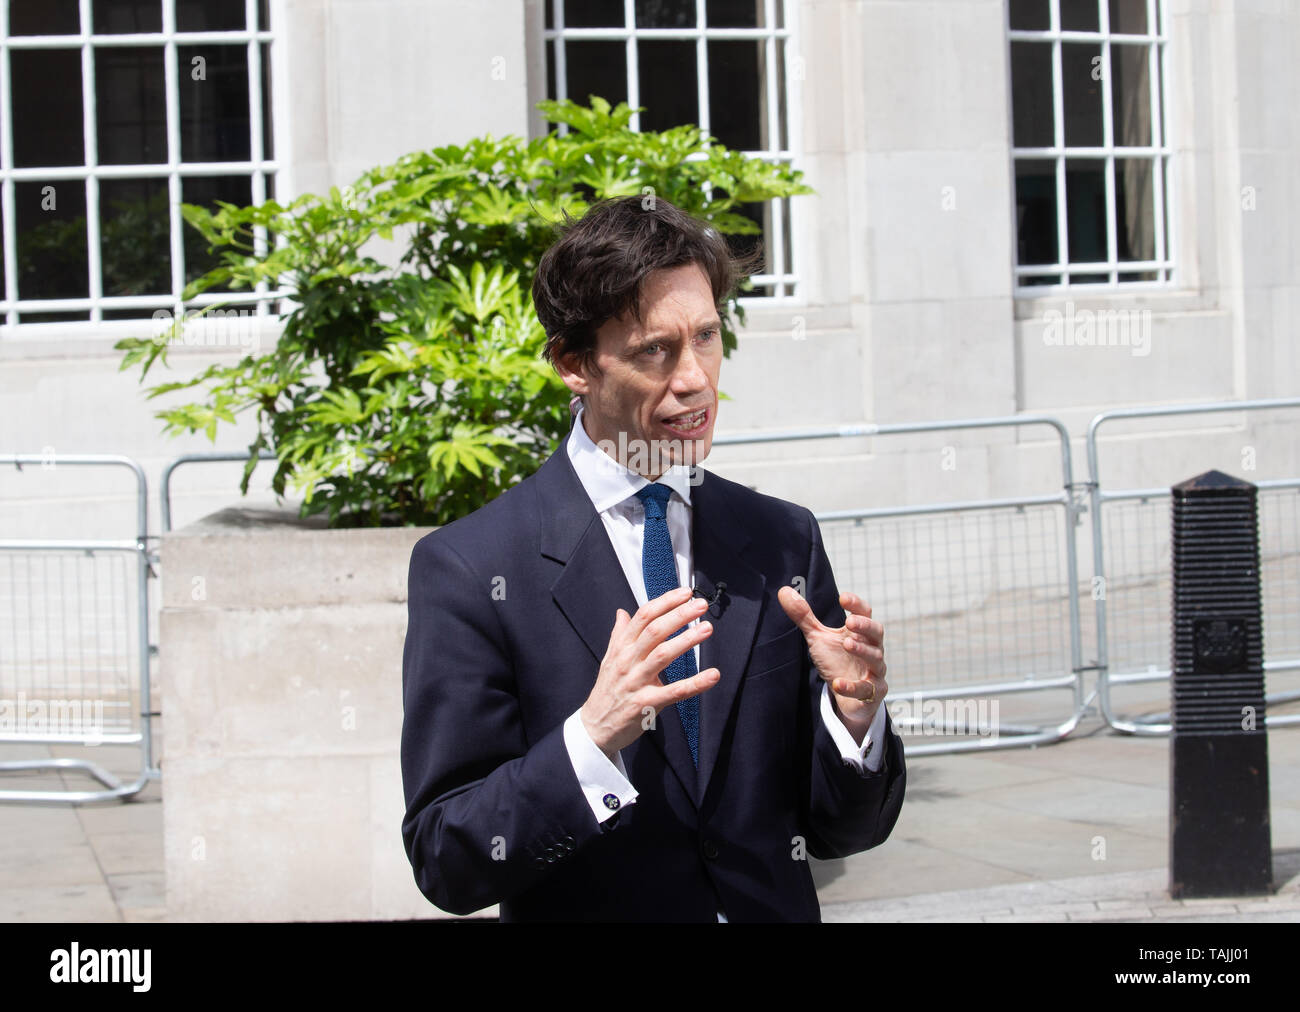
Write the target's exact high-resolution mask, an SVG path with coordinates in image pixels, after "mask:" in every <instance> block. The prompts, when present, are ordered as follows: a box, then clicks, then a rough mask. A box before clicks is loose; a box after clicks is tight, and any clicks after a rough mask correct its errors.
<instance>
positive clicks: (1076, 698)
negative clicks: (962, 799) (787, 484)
mask: <svg viewBox="0 0 1300 1012" xmlns="http://www.w3.org/2000/svg"><path fill="white" fill-rule="evenodd" d="M1028 426H1049V427H1050V428H1051V429H1052V430H1053V431H1054V432H1055V433H1056V436H1057V438H1058V440H1059V443H1060V466H1061V475H1062V489H1061V491H1058V492H1055V493H1052V494H1045V495H1034V496H1024V497H1021V498H998V499H980V500H970V501H957V502H943V503H930V504H925V505H920V506H906V507H881V508H872V509H855V510H836V511H831V512H823V513H818V514H816V516H817V520H818V523H819V524H820V525H821V526H822V533H823V536H824V539H825V541H826V547H827V553H828V554H829V555H830V556H831V557H832V563H833V564H834V565H836V579H837V582H838V583H839V584H840V586H841V587H844V588H850V587H851V588H852V589H853V590H854V591H855V592H857V593H859V594H861V596H863V597H864V598H865V599H866V600H868V601H869V602H870V603H871V604H872V614H873V615H879V616H881V617H882V618H883V619H884V620H885V622H886V623H887V628H889V629H892V630H896V631H895V632H894V634H893V636H892V637H890V638H889V639H888V643H889V644H890V646H889V647H888V648H887V653H888V654H889V657H890V665H891V667H895V668H897V670H898V671H900V672H907V673H910V674H911V675H912V676H913V677H915V676H916V673H917V672H920V676H919V677H921V678H922V679H923V680H924V681H923V683H922V684H921V685H909V686H908V687H907V689H906V690H904V691H898V694H897V695H895V691H896V690H895V689H894V687H892V686H891V693H890V695H891V698H893V699H894V700H895V702H894V704H893V705H892V706H891V708H890V712H891V714H892V715H894V716H895V724H896V725H897V726H899V727H900V729H902V730H904V731H907V730H914V731H924V730H926V728H927V726H928V727H935V728H937V727H939V726H943V727H944V729H945V731H946V733H947V734H949V735H954V736H962V740H958V741H948V742H944V743H937V742H936V743H929V744H923V745H922V744H918V745H913V744H909V745H908V754H909V755H930V754H939V753H951V752H970V751H982V750H986V749H993V748H1015V747H1020V746H1027V745H1041V744H1048V743H1051V742H1056V741H1060V740H1061V739H1063V738H1065V737H1066V736H1067V735H1069V734H1070V732H1071V731H1073V730H1074V728H1075V727H1076V726H1077V725H1078V723H1079V720H1080V719H1081V718H1082V716H1083V715H1084V714H1085V713H1086V712H1087V709H1088V706H1089V704H1090V702H1091V696H1089V697H1088V698H1087V699H1085V698H1084V685H1083V678H1084V672H1085V671H1087V670H1090V668H1087V667H1085V666H1084V664H1083V660H1082V654H1081V651H1082V645H1081V643H1082V637H1081V634H1080V624H1079V595H1078V586H1079V581H1078V563H1077V556H1076V548H1075V535H1074V529H1075V525H1076V518H1077V517H1078V515H1079V514H1080V513H1081V512H1082V504H1081V502H1080V501H1078V500H1077V499H1076V496H1075V486H1074V481H1073V467H1072V463H1071V453H1070V437H1069V433H1068V432H1067V431H1066V429H1065V426H1064V425H1063V424H1062V423H1061V422H1060V421H1059V420H1058V419H1056V418H1052V417H1048V416H1044V415H1010V416H1005V417H994V418H975V419H963V420H956V421H935V422H917V423H906V424H897V425H857V426H839V427H834V428H823V429H807V430H800V431H793V432H777V433H770V432H765V433H761V434H755V435H752V436H750V435H732V436H719V437H717V438H716V439H714V441H713V445H714V446H734V445H738V444H745V443H768V442H788V441H791V440H808V439H832V438H845V437H858V436H894V435H908V434H914V433H924V432H943V431H965V430H971V429H985V428H998V427H1028ZM1058 507H1059V509H1060V513H1059V514H1057V512H1056V511H1057V508H1058ZM1031 511H1036V512H1031ZM1044 514H1046V515H1048V516H1049V517H1050V516H1058V517H1059V520H1060V523H1059V525H1058V529H1057V530H1056V531H1055V532H1052V531H1051V530H1050V529H1049V525H1048V524H1047V523H1045V522H1041V521H1042V519H1043V515H1044ZM891 518H895V519H896V520H897V523H896V524H895V525H894V526H895V528H896V533H897V537H895V538H892V539H886V538H884V537H883V536H882V537H881V538H880V539H879V540H878V544H879V545H880V548H881V551H882V552H888V551H889V550H890V548H891V547H894V548H896V549H897V550H898V551H899V552H900V553H901V552H903V551H905V550H906V551H908V552H909V553H910V556H911V559H910V561H911V562H912V563H915V564H918V565H924V564H925V563H926V562H928V563H929V565H930V566H931V569H932V571H933V569H934V567H935V566H936V565H947V564H949V563H951V562H952V559H951V556H952V553H951V552H944V551H943V549H944V548H946V547H948V546H946V545H943V544H939V545H938V549H939V550H938V551H936V550H935V548H936V545H935V540H936V532H937V533H938V537H939V538H941V539H942V538H944V537H946V536H947V535H948V534H949V533H951V532H952V531H953V530H954V527H955V528H956V530H957V533H958V535H959V537H961V539H962V549H963V550H962V553H961V558H960V560H959V561H958V562H957V563H956V564H953V565H952V567H951V569H952V572H951V574H943V575H951V579H950V580H945V579H943V578H942V577H941V575H940V574H937V573H933V572H932V573H931V574H929V575H930V576H931V577H932V578H931V579H930V580H929V581H928V585H929V586H931V587H938V586H939V585H942V586H943V588H944V589H945V590H947V589H948V588H949V587H952V586H956V587H957V588H958V589H957V590H956V591H955V592H953V596H950V597H949V598H948V599H947V600H946V601H943V602H931V607H930V608H929V609H924V608H923V609H922V610H921V612H920V613H918V614H915V615H913V616H911V617H910V618H904V619H901V620H900V619H899V618H897V617H892V614H891V612H893V611H894V610H895V609H897V610H899V611H906V610H907V608H908V606H909V604H911V605H915V603H916V602H914V601H911V600H910V599H911V598H913V597H915V596H916V587H917V586H920V585H921V584H920V583H917V581H913V583H914V584H915V585H916V586H914V587H913V588H912V590H911V591H909V590H908V589H907V588H904V587H901V586H894V587H891V586H888V585H881V584H880V583H879V582H878V581H879V580H882V579H885V578H887V575H888V574H889V573H890V572H895V573H898V574H899V577H898V579H899V583H900V584H901V583H902V582H903V581H904V580H905V577H904V576H903V573H904V571H905V570H906V571H910V566H907V565H905V564H904V560H903V559H902V558H898V559H896V560H893V561H892V562H891V561H886V562H884V563H879V564H873V565H872V566H870V567H868V568H866V569H865V570H863V571H862V572H858V571H856V570H855V569H854V567H853V565H852V558H856V557H859V556H861V555H862V554H863V552H862V548H863V547H864V544H863V541H864V540H865V538H866V537H867V536H869V534H868V533H867V532H869V531H870V529H871V528H872V527H873V526H874V527H876V528H877V529H879V527H880V526H881V525H883V524H885V523H887V522H888V521H889V520H890V519H891ZM1017 518H1019V521H1018V520H1017ZM1035 518H1038V519H1039V520H1040V523H1039V527H1038V534H1037V538H1036V540H1035V541H1034V543H1033V544H1032V545H1029V546H1028V547H1030V548H1033V549H1039V550H1040V551H1041V550H1042V549H1044V548H1046V549H1047V553H1046V554H1050V555H1051V556H1052V557H1053V558H1054V559H1056V560H1058V561H1059V559H1060V557H1061V556H1062V555H1063V556H1064V560H1065V574H1064V575H1062V574H1061V573H1060V572H1059V565H1058V566H1057V569H1056V572H1055V573H1052V572H1048V571H1047V570H1049V569H1050V567H1049V566H1048V565H1047V564H1046V563H1045V562H1044V563H1043V568H1044V570H1045V572H1044V573H1043V574H1042V578H1040V579H1037V580H1035V579H1030V580H1029V581H1028V584H1027V586H1021V587H1019V588H1013V589H1012V590H1011V591H1009V592H1008V591H1005V590H1004V588H1002V587H1000V586H999V584H998V582H997V579H996V578H995V579H992V580H989V579H987V578H985V585H984V587H983V588H981V587H980V586H979V584H978V580H979V579H980V578H981V577H983V576H984V574H983V573H982V572H981V566H982V565H983V564H984V562H985V559H984V558H982V557H980V555H976V557H975V558H974V560H973V563H972V564H971V565H970V566H969V567H965V566H964V565H963V564H965V563H968V562H971V557H970V554H969V553H968V552H967V550H966V547H967V545H969V544H970V538H971V536H972V534H973V535H974V537H975V538H976V539H978V538H980V537H981V536H982V534H983V533H984V531H985V529H992V530H994V531H995V532H997V531H998V527H999V524H1000V525H1001V529H1002V531H1001V533H1002V535H1003V536H1002V537H1001V538H1000V539H998V538H994V539H986V540H985V541H983V542H978V541H977V546H980V545H982V546H984V547H987V546H988V545H990V544H1000V545H1002V546H1003V549H1004V551H1007V550H1008V548H1009V549H1010V551H1011V553H1012V554H1013V555H1018V556H1022V557H1023V558H1024V559H1025V560H1026V561H1025V572H1026V573H1029V572H1030V567H1031V565H1032V563H1031V562H1030V561H1028V559H1029V556H1030V555H1031V553H1030V552H1026V551H1024V549H1025V548H1026V544H1025V541H1024V539H1023V538H1021V537H1019V534H1020V533H1023V532H1022V531H1021V532H1018V531H1016V529H1015V526H1016V524H1017V522H1020V523H1022V524H1032V523H1033V522H1034V519H1035ZM918 528H928V534H927V540H926V541H925V542H922V541H921V540H920V539H919V538H918V536H917V530H918ZM1031 529H1032V528H1031ZM909 535H910V536H911V539H912V540H911V543H910V545H909V544H908V543H907V540H906V539H907V537H908V536H909ZM855 536H856V537H857V539H858V542H859V543H858V544H857V545H854V544H852V541H853V540H854V538H855ZM846 540H847V541H849V542H850V544H849V546H848V548H847V549H846V550H845V551H846V552H847V553H848V555H849V556H851V558H849V562H850V564H849V566H847V567H845V566H842V565H839V564H836V563H835V562H834V560H835V558H836V556H837V554H839V553H838V552H837V549H838V548H839V547H841V546H840V545H839V544H837V542H842V541H846ZM899 546H903V547H899ZM866 554H868V555H870V554H872V553H870V552H868V553H866ZM842 557H843V556H842ZM1012 565H1013V566H1014V563H1013V564H1012ZM972 570H973V573H972ZM846 574H848V575H846ZM1022 575H1023V574H1022ZM1032 575H1033V574H1032V573H1031V576H1032ZM972 582H973V583H975V586H974V588H973V589H972V587H971V583H972ZM954 597H955V598H956V599H954ZM1044 601H1046V602H1047V604H1048V606H1049V607H1050V608H1052V609H1054V610H1055V612H1056V614H1055V615H1054V616H1052V618H1053V619H1056V620H1057V621H1054V622H1053V621H1048V622H1042V621H1037V620H1034V621H1028V622H1026V621H1023V620H1022V619H1021V616H1022V613H1023V612H1024V610H1025V609H1026V608H1035V607H1037V608H1039V609H1041V608H1042V606H1043V602H1044ZM945 605H947V606H949V607H944V606H945ZM927 610H928V611H929V614H926V611H927ZM953 613H956V614H958V615H959V616H961V617H962V618H964V625H961V624H960V620H959V621H957V622H954V621H953V620H952V618H951V616H952V614H953ZM1008 616H1010V618H1011V621H1008V620H1007V619H1008ZM1039 617H1040V618H1041V616H1039ZM990 618H992V620H993V621H992V623H990ZM990 624H991V625H992V628H990ZM1063 625H1064V626H1065V627H1067V628H1068V630H1069V644H1068V648H1067V647H1066V646H1065V645H1064V644H1061V643H1056V644H1054V643H1053V642H1052V635H1053V632H1054V631H1055V632H1057V633H1058V634H1059V629H1060V627H1061V626H1063ZM900 627H901V633H900ZM1026 641H1028V644H1029V646H1028V648H1026V647H1025V645H1024V644H1025V642H1026ZM942 643H956V644H960V646H958V647H955V648H954V649H952V650H951V651H950V652H949V653H947V654H946V655H945V654H944V653H943V651H942V648H941V647H937V646H936V644H942ZM981 661H982V662H983V663H982V664H981V663H980V662H981ZM898 689H899V690H902V686H899V687H898ZM1053 689H1054V690H1069V691H1070V692H1071V693H1072V696H1073V706H1072V708H1071V712H1070V713H1069V715H1068V716H1067V717H1065V719H1063V720H1061V721H1060V722H1059V723H1056V724H1054V725H1049V726H1042V725H1013V724H1008V723H999V722H997V721H996V719H995V721H994V723H995V725H997V726H995V727H994V728H993V732H994V733H993V734H992V735H989V734H987V733H985V729H984V728H982V727H981V726H980V721H979V719H978V714H979V712H980V709H979V699H980V698H981V697H997V696H1002V695H1009V694H1016V693H1031V692H1038V691H1043V690H1053ZM909 709H910V710H913V711H915V712H914V713H913V714H912V715H910V716H900V715H899V714H900V711H901V712H902V713H904V714H905V713H906V712H907V711H908V710H909ZM972 710H973V711H974V712H975V715H976V718H977V719H976V721H975V722H974V723H972V721H971V720H970V717H971V715H972ZM927 712H928V713H932V714H933V715H934V717H933V719H932V720H927V719H926V717H924V716H922V715H921V714H925V713H927ZM1003 731H1006V732H1009V733H1006V734H1003V733H1002V732H1003ZM972 735H978V737H972Z"/></svg>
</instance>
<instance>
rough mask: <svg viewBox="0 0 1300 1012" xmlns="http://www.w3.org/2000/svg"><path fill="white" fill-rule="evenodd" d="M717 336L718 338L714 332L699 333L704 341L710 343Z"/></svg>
mask: <svg viewBox="0 0 1300 1012" xmlns="http://www.w3.org/2000/svg"><path fill="white" fill-rule="evenodd" d="M717 336H718V332H717V331H716V330H705V331H701V332H700V337H702V338H703V339H704V340H706V341H711V340H713V338H715V337H717Z"/></svg>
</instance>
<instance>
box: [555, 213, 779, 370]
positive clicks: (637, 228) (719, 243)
mask: <svg viewBox="0 0 1300 1012" xmlns="http://www.w3.org/2000/svg"><path fill="white" fill-rule="evenodd" d="M560 231H561V235H560V238H559V240H558V241H557V242H556V243H555V244H554V245H552V246H551V248H550V249H548V250H547V251H546V252H545V253H544V254H543V255H542V259H541V260H540V261H539V262H538V264H537V272H536V274H534V276H533V305H534V306H535V307H536V308H537V318H538V319H539V320H540V321H541V324H542V327H543V328H544V329H545V330H546V347H545V348H544V349H543V351H542V357H543V358H545V359H546V361H548V362H550V363H551V364H552V365H554V364H555V363H556V361H557V360H558V359H561V358H564V357H565V356H567V355H571V354H576V355H577V356H578V359H579V362H580V363H581V364H584V365H590V364H593V360H594V358H595V352H596V331H597V330H598V329H600V326H601V325H602V324H603V323H605V321H607V320H610V319H613V318H615V317H619V316H622V315H623V314H624V313H627V312H629V311H630V312H631V313H632V315H633V316H634V317H635V318H636V319H637V320H640V319H641V288H642V285H643V284H644V282H645V279H646V276H647V275H649V274H650V273H651V272H652V271H656V270H663V269H665V268H671V267H682V266H685V265H686V264H692V263H694V264H698V265H699V266H700V268H701V269H702V270H703V271H704V274H705V276H706V277H707V278H708V279H709V285H710V287H711V288H712V289H713V303H714V306H715V307H716V308H717V309H718V311H719V312H721V311H722V304H723V303H724V302H726V301H727V299H728V298H729V297H730V296H731V295H732V293H733V292H734V291H735V289H736V286H737V285H738V284H739V282H740V281H741V279H742V278H744V277H747V276H748V274H749V273H750V272H751V271H752V270H753V269H754V267H753V263H754V259H755V257H753V256H749V257H743V258H740V257H736V256H735V255H733V254H732V252H731V250H730V248H729V247H728V246H727V242H726V240H725V239H723V237H722V236H721V235H720V234H719V233H718V231H717V230H716V229H715V228H713V227H712V226H711V225H709V224H708V222H705V221H701V220H700V219H698V218H695V217H693V216H691V215H690V214H687V213H686V212H685V211H683V210H682V209H681V208H679V207H676V206H675V205H673V204H671V203H669V202H668V201H666V200H664V199H663V198H662V197H652V196H646V197H639V196H638V197H615V198H611V199H608V200H602V201H599V202H597V203H595V204H593V205H592V206H591V208H590V209H589V210H588V211H587V213H586V214H584V215H583V216H582V217H581V218H579V219H577V220H574V219H572V218H569V217H568V216H567V215H566V217H565V222H564V224H563V225H561V226H560Z"/></svg>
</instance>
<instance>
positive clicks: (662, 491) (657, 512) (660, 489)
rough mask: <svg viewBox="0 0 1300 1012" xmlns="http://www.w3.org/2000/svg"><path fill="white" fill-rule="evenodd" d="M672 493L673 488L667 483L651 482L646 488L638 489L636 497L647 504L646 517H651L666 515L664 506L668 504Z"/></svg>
mask: <svg viewBox="0 0 1300 1012" xmlns="http://www.w3.org/2000/svg"><path fill="white" fill-rule="evenodd" d="M672 494H673V490H672V489H670V488H669V487H668V486H667V485H660V484H659V483H658V482H651V483H650V484H649V485H646V486H645V487H644V488H641V489H638V490H637V493H636V497H637V498H638V499H640V500H641V504H642V505H643V506H645V515H646V517H647V518H650V517H662V516H665V515H666V514H665V513H664V506H665V505H667V503H668V500H669V498H670V497H671V496H672ZM652 504H653V505H652Z"/></svg>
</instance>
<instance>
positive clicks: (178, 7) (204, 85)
mask: <svg viewBox="0 0 1300 1012" xmlns="http://www.w3.org/2000/svg"><path fill="white" fill-rule="evenodd" d="M269 8H270V0H41V2H40V3H35V2H22V3H19V2H10V3H5V4H0V18H2V19H3V21H0V223H2V226H3V259H2V261H0V267H2V268H3V284H2V285H0V292H2V293H3V299H0V312H2V313H3V321H4V322H5V323H7V324H8V325H10V326H13V325H21V324H35V323H50V322H59V323H63V322H66V321H87V322H100V321H107V320H120V319H140V318H148V317H150V316H152V315H154V314H155V313H156V312H157V311H158V310H166V311H168V312H170V313H173V314H180V313H181V311H182V305H181V301H180V295H181V292H182V290H183V289H184V287H185V285H186V283H187V282H189V281H191V280H193V279H194V278H196V277H198V276H199V275H201V274H203V273H204V272H206V271H207V270H208V269H210V268H211V267H213V266H215V265H216V264H217V263H218V262H219V261H218V259H217V257H216V256H215V255H213V254H209V253H208V252H207V244H206V243H205V242H204V241H203V240H202V237H201V236H199V234H198V232H197V231H196V230H195V229H193V228H191V227H190V226H189V225H187V224H185V222H184V220H183V218H182V217H181V209H180V205H181V203H182V202H184V203H190V204H201V205H206V206H211V205H213V204H214V203H215V202H216V201H217V200H222V201H227V202H229V203H232V204H238V205H241V206H242V205H246V204H257V203H261V202H263V201H265V200H267V199H269V198H272V197H274V195H275V194H274V186H275V176H276V172H277V169H278V163H277V162H276V161H275V158H274V155H275V151H274V146H273V131H272V123H271V115H270V110H271V101H270V100H271V94H270V92H271V75H270V70H271V58H272V55H273V46H274V38H275V37H274V34H273V32H272V30H271V25H270V10H269ZM265 241H266V236H265V235H264V234H262V235H258V236H257V237H256V239H255V242H256V243H257V244H258V245H259V246H261V247H262V248H263V249H264V247H265ZM219 301H245V302H248V301H251V302H254V303H255V304H256V307H257V308H256V311H257V313H258V314H259V315H266V314H267V313H268V311H269V308H270V302H269V293H267V291H266V290H265V288H263V289H261V290H259V291H258V292H256V293H247V292H239V293H232V292H226V293H221V292H219V291H217V290H212V291H210V292H209V293H207V294H205V295H203V296H200V297H199V298H197V299H195V300H193V301H192V302H191V303H189V305H191V306H194V305H210V304H212V303H214V302H219Z"/></svg>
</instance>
